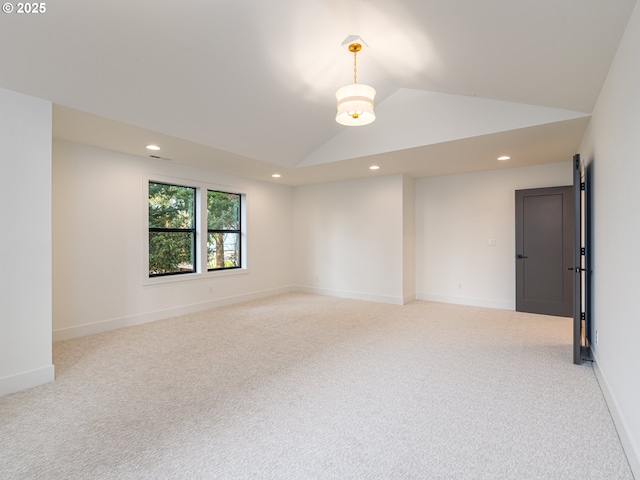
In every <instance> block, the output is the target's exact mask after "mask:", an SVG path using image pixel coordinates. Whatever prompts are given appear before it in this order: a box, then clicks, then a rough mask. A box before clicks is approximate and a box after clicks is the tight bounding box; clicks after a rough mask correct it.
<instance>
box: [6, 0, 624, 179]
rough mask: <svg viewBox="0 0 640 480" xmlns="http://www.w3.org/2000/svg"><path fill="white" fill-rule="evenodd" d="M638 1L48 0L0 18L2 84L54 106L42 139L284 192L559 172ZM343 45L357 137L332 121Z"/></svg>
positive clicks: (343, 75) (343, 74) (343, 72)
mask: <svg viewBox="0 0 640 480" xmlns="http://www.w3.org/2000/svg"><path fill="white" fill-rule="evenodd" d="M635 1H636V0H616V1H615V2H603V1H602V0H553V1H551V0H542V1H541V0H518V1H512V0H483V1H481V2H480V1H478V0H457V1H451V0H394V1H388V0H387V1H382V0H307V1H304V2H300V1H296V0H269V1H264V2H262V1H257V0H251V1H249V0H234V1H228V0H227V1H222V0H189V1H183V2H136V1H131V0H110V1H109V2H98V1H94V0H57V1H55V2H48V3H46V12H44V13H38V14H34V13H32V14H18V13H15V12H14V13H10V14H2V15H0V45H2V46H3V47H2V49H0V60H1V62H0V64H1V66H0V87H4V88H8V89H10V90H15V91H18V92H22V93H26V94H29V95H33V96H36V97H41V98H44V99H47V100H50V101H52V102H53V103H54V137H57V138H61V139H66V140H71V141H75V142H79V143H86V144H89V145H95V146H98V147H103V148H109V149H112V150H116V151H121V152H126V153H130V154H134V155H141V156H148V155H149V152H148V151H147V150H145V148H144V147H145V145H147V144H149V143H156V144H158V145H160V146H161V147H162V150H161V151H160V153H159V155H160V156H162V157H164V158H166V159H170V160H171V161H173V162H176V163H181V164H186V165H196V166H199V167H203V168H212V169H214V170H217V171H221V172H226V173H232V174H237V175H242V176H247V177H250V178H256V179H261V180H265V181H278V182H281V183H283V184H287V185H302V184H309V183H314V182H324V181H334V180H339V179H347V178H359V177H366V176H369V175H372V174H376V175H380V174H390V173H405V174H408V175H411V176H414V177H418V178H419V177H424V176H431V175H445V174H451V173H460V172H466V171H478V170H485V169H493V168H504V167H510V166H518V165H531V164H536V163H549V162H559V161H566V160H569V159H570V158H571V156H572V154H573V153H575V151H576V149H577V147H578V145H579V143H580V140H581V138H582V135H583V133H584V130H585V128H586V127H587V124H588V121H589V114H590V112H591V111H592V109H593V107H594V104H595V101H596V99H597V96H598V93H599V91H600V88H601V86H602V84H603V81H604V79H605V77H606V74H607V72H608V69H609V66H610V65H611V61H612V59H613V56H614V54H615V52H616V49H617V46H618V43H619V41H620V38H621V37H622V34H623V32H624V29H625V27H626V24H627V21H628V19H629V16H630V13H631V11H632V10H633V7H634V5H635ZM349 35H359V36H361V37H362V38H363V39H364V41H365V42H366V44H367V48H365V49H364V50H363V51H362V52H361V53H360V54H359V55H358V80H359V82H362V83H366V84H369V85H372V86H373V87H375V89H376V90H377V96H376V115H377V119H376V121H375V122H374V123H373V124H371V125H367V126H364V127H344V126H341V125H339V124H337V123H336V122H335V120H334V117H335V96H334V93H335V90H336V89H337V88H339V87H341V86H343V85H346V84H349V83H351V82H352V81H353V78H352V75H353V57H352V55H351V54H350V53H348V51H347V50H346V49H345V47H343V46H342V45H341V44H342V42H343V40H345V39H346V38H347V37H348V36H349ZM500 155H510V156H511V157H512V160H510V161H509V162H497V160H496V157H498V156H500ZM159 161H161V160H159ZM373 163H375V164H378V165H379V166H380V167H381V168H380V170H378V171H377V172H376V173H372V172H371V171H369V170H368V168H367V167H368V166H369V165H371V164H373ZM276 172H277V173H280V174H281V175H282V177H281V178H280V179H278V180H274V179H273V178H271V174H272V173H276Z"/></svg>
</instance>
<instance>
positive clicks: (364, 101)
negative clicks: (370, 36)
mask: <svg viewBox="0 0 640 480" xmlns="http://www.w3.org/2000/svg"><path fill="white" fill-rule="evenodd" d="M360 50H362V45H361V44H359V43H352V44H351V45H349V51H350V52H353V84H352V85H346V86H344V87H341V88H339V89H338V90H337V91H336V98H337V99H338V107H337V108H338V113H337V114H336V122H338V123H339V124H341V125H347V126H353V127H357V126H361V125H367V124H369V123H371V122H373V121H374V120H375V119H376V114H375V113H374V111H373V105H374V103H373V99H374V98H375V96H376V90H375V89H374V88H373V87H371V86H369V85H365V84H363V83H357V77H356V74H357V68H356V55H357V54H358V52H359V51H360Z"/></svg>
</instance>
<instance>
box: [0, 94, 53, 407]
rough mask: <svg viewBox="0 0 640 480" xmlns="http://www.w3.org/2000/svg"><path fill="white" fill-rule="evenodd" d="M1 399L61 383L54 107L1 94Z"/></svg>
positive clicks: (33, 99)
mask: <svg viewBox="0 0 640 480" xmlns="http://www.w3.org/2000/svg"><path fill="white" fill-rule="evenodd" d="M0 172H1V173H0V178H2V187H1V188H0V204H1V205H2V235H0V261H1V262H2V263H1V264H0V395H4V394H8V393H12V392H16V391H19V390H23V389H25V388H30V387H34V386H36V385H40V384H42V383H46V382H49V381H52V380H53V377H54V369H53V365H52V364H51V103H50V102H46V101H44V100H40V99H36V98H33V97H28V96H26V95H21V94H19V93H15V92H11V91H9V90H4V89H0Z"/></svg>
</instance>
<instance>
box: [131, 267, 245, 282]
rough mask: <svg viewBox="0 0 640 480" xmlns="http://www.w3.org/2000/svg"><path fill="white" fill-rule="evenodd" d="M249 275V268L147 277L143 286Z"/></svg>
mask: <svg viewBox="0 0 640 480" xmlns="http://www.w3.org/2000/svg"><path fill="white" fill-rule="evenodd" d="M248 273H249V269H247V268H233V269H229V270H214V271H211V272H209V271H207V272H202V273H183V274H181V275H168V276H164V277H145V278H144V280H143V282H142V284H143V285H144V286H147V285H164V284H167V283H181V282H192V281H197V280H211V279H212V278H218V277H230V276H234V275H246V274H248Z"/></svg>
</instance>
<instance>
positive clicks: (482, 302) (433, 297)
mask: <svg viewBox="0 0 640 480" xmlns="http://www.w3.org/2000/svg"><path fill="white" fill-rule="evenodd" d="M417 298H418V300H426V301H429V302H440V303H454V304H457V305H469V306H470V307H486V308H498V309H500V310H515V309H516V303H515V301H503V300H489V299H486V298H471V297H454V296H452V295H440V294H438V293H418V295H417Z"/></svg>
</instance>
